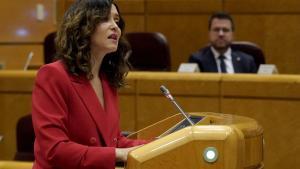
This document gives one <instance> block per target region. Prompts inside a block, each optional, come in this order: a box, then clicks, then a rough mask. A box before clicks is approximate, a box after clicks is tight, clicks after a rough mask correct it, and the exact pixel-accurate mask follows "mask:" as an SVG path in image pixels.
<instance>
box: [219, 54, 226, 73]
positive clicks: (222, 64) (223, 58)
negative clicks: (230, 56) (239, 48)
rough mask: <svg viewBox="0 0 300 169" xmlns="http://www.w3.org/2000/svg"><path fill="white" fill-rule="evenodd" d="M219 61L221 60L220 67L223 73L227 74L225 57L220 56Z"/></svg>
mask: <svg viewBox="0 0 300 169" xmlns="http://www.w3.org/2000/svg"><path fill="white" fill-rule="evenodd" d="M219 59H220V63H221V64H220V67H221V72H222V73H226V72H227V71H226V65H225V61H224V60H225V56H223V55H221V56H219Z"/></svg>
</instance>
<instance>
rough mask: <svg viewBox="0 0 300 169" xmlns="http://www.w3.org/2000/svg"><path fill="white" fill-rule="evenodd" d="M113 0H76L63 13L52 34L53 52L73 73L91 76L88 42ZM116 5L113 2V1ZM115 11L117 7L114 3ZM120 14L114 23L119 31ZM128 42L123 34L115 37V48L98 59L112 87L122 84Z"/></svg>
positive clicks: (104, 17)
mask: <svg viewBox="0 0 300 169" xmlns="http://www.w3.org/2000/svg"><path fill="white" fill-rule="evenodd" d="M113 4H114V2H113V0H77V1H76V2H75V3H74V4H73V5H72V6H71V7H70V8H69V9H68V10H67V11H66V13H65V16H64V18H63V21H62V23H61V25H60V28H59V29H58V31H57V36H56V48H57V56H58V58H59V59H62V61H63V62H64V63H65V65H66V66H67V69H68V71H69V72H70V73H72V74H73V75H76V76H79V75H85V76H86V77H87V78H88V79H89V80H91V79H92V78H93V74H92V70H91V69H92V65H91V63H90V61H91V53H90V50H91V49H90V45H91V36H92V35H93V33H94V32H95V30H96V27H97V25H98V24H99V23H102V22H105V21H107V20H108V18H109V15H110V10H111V7H112V5H113ZM114 5H115V6H116V4H114ZM116 8H117V11H118V12H119V9H118V7H117V6H116ZM119 15H120V21H119V23H118V27H119V28H120V29H121V32H122V35H123V30H124V28H125V23H124V20H123V19H122V17H121V14H120V13H119ZM128 51H129V45H128V43H127V42H126V41H125V39H124V38H123V37H121V38H120V40H119V45H118V49H117V51H115V52H113V53H110V54H107V55H106V56H105V57H104V58H103V61H102V65H101V68H100V71H101V72H102V73H104V74H105V76H106V78H107V79H108V81H109V82H110V84H111V85H112V86H114V87H116V88H118V87H121V86H123V85H124V84H125V81H124V80H125V75H126V74H127V72H128V70H129V67H128V66H129V63H128V58H127V57H126V53H127V52H128Z"/></svg>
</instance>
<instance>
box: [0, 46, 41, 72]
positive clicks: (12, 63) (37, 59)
mask: <svg viewBox="0 0 300 169" xmlns="http://www.w3.org/2000/svg"><path fill="white" fill-rule="evenodd" d="M31 51H32V52H33V53H34V56H33V57H32V60H31V62H30V65H32V66H35V65H42V64H43V63H44V57H43V56H44V53H43V46H42V45H38V44H36V45H30V44H28V45H26V44H24V45H14V44H11V45H0V63H3V64H4V65H5V69H19V70H22V69H23V68H24V65H25V63H26V60H27V57H28V54H29V53H30V52H31Z"/></svg>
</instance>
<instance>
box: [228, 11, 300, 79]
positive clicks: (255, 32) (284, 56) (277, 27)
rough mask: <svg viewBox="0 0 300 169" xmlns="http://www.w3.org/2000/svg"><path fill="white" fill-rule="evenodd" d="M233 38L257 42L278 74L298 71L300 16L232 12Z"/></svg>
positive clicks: (299, 61)
mask: <svg viewBox="0 0 300 169" xmlns="http://www.w3.org/2000/svg"><path fill="white" fill-rule="evenodd" d="M233 17H234V19H235V24H236V28H237V30H236V32H235V35H236V39H237V40H246V41H251V42H254V43H257V44H258V45H259V46H260V47H261V48H262V49H263V51H264V53H265V57H266V62H267V63H270V64H276V65H277V67H278V70H279V72H280V73H284V74H289V73H290V74H299V73H300V68H299V66H297V65H299V64H300V57H299V56H298V50H297V49H298V46H299V45H298V41H299V38H300V31H299V29H298V28H299V27H300V22H298V21H299V20H300V15H288V14H286V15H250V14H247V15H233Z"/></svg>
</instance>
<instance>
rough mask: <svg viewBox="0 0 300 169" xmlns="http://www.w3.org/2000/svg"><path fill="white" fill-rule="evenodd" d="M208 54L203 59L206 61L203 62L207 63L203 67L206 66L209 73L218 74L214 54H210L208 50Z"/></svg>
mask: <svg viewBox="0 0 300 169" xmlns="http://www.w3.org/2000/svg"><path fill="white" fill-rule="evenodd" d="M208 52H209V53H208V57H206V58H205V59H206V61H205V62H204V63H207V65H204V66H207V67H208V69H209V70H210V72H218V66H217V62H216V59H215V57H214V54H213V53H212V51H211V49H210V48H209V51H208Z"/></svg>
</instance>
